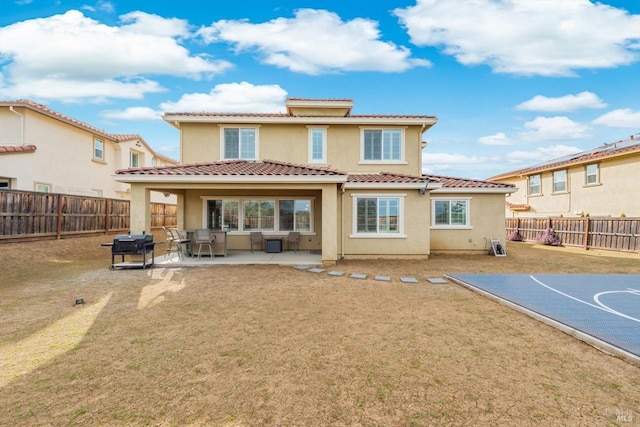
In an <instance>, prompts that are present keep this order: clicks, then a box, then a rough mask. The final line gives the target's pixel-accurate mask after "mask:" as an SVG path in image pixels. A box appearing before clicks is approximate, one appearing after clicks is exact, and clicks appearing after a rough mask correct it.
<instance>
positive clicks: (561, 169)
mask: <svg viewBox="0 0 640 427" xmlns="http://www.w3.org/2000/svg"><path fill="white" fill-rule="evenodd" d="M489 180H490V181H493V182H500V183H509V184H513V185H515V186H516V187H518V191H517V192H515V193H513V194H512V195H511V196H510V197H508V198H507V203H506V216H507V217H539V216H565V217H567V216H586V215H589V216H592V217H593V216H611V217H619V216H622V215H624V216H627V217H638V216H640V135H636V136H633V135H632V136H631V137H630V138H629V139H627V140H622V141H617V142H613V143H611V144H605V145H603V146H600V147H597V148H594V149H591V150H586V151H581V152H579V153H576V154H572V155H568V156H564V157H560V158H556V159H553V160H550V161H547V162H545V163H543V164H539V165H534V166H530V167H527V168H524V169H519V170H515V171H511V172H506V173H503V174H500V175H496V176H494V177H491V178H489Z"/></svg>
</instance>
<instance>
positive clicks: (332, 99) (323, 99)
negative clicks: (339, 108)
mask: <svg viewBox="0 0 640 427" xmlns="http://www.w3.org/2000/svg"><path fill="white" fill-rule="evenodd" d="M287 101H323V102H324V101H330V102H353V99H351V98H295V97H290V98H287Z"/></svg>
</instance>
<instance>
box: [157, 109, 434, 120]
mask: <svg viewBox="0 0 640 427" xmlns="http://www.w3.org/2000/svg"><path fill="white" fill-rule="evenodd" d="M164 115H165V116H186V117H256V118H287V119H288V118H297V117H298V116H295V115H293V114H287V113H222V112H213V111H200V112H194V111H185V112H180V111H178V112H165V113H164ZM310 117H320V118H327V119H328V120H329V119H336V118H337V117H339V116H337V117H336V116H322V115H317V116H304V118H305V119H308V118H310ZM343 118H351V119H435V118H437V117H436V116H434V115H425V114H349V115H348V116H346V117H343Z"/></svg>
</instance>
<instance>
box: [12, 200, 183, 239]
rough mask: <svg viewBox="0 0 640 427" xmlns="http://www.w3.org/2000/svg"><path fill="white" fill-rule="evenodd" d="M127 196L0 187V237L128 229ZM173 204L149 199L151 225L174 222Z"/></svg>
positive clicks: (23, 237)
mask: <svg viewBox="0 0 640 427" xmlns="http://www.w3.org/2000/svg"><path fill="white" fill-rule="evenodd" d="M129 214H130V203H129V201H128V200H118V199H105V198H99V197H86V196H74V195H69V194H55V193H39V192H32V191H19V190H1V191H0V241H2V240H9V239H11V240H16V239H27V238H29V239H33V238H57V239H60V238H61V237H62V236H71V235H75V234H88V233H109V232H114V231H115V232H117V231H126V230H128V229H129V224H130V223H129ZM176 223H177V217H176V206H175V205H166V204H162V203H151V228H159V227H162V226H175V224H176Z"/></svg>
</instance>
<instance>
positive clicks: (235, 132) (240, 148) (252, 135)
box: [221, 127, 258, 160]
mask: <svg viewBox="0 0 640 427" xmlns="http://www.w3.org/2000/svg"><path fill="white" fill-rule="evenodd" d="M221 129H222V144H221V149H222V156H221V157H222V158H223V159H224V160H257V159H258V128H256V127H246V128H234V127H223V128H221Z"/></svg>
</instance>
